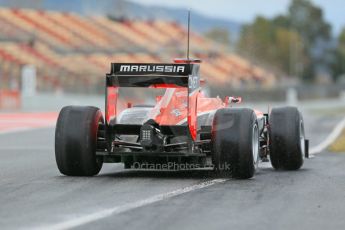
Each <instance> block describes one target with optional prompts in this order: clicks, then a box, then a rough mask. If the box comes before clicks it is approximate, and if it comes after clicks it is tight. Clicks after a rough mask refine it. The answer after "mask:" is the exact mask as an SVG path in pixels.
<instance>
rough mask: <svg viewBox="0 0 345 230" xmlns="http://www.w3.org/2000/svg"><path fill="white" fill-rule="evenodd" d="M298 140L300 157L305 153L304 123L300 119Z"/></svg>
mask: <svg viewBox="0 0 345 230" xmlns="http://www.w3.org/2000/svg"><path fill="white" fill-rule="evenodd" d="M299 130H300V132H299V140H300V147H301V154H302V157H304V155H305V136H304V125H303V122H302V121H300V127H299Z"/></svg>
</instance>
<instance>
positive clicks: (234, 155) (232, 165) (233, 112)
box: [212, 108, 259, 179]
mask: <svg viewBox="0 0 345 230" xmlns="http://www.w3.org/2000/svg"><path fill="white" fill-rule="evenodd" d="M212 143H213V144H212V146H213V156H212V160H213V164H214V167H215V169H216V170H217V171H220V172H225V173H227V174H231V175H232V176H233V177H235V178H239V179H248V178H251V177H253V176H254V173H255V170H256V168H257V165H258V159H259V129H258V123H257V119H256V115H255V113H254V111H253V110H251V109H229V108H224V109H219V110H218V111H217V112H216V114H215V116H214V119H213V126H212Z"/></svg>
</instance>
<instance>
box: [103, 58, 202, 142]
mask: <svg viewBox="0 0 345 230" xmlns="http://www.w3.org/2000/svg"><path fill="white" fill-rule="evenodd" d="M199 68H200V65H199V64H197V63H178V64H176V63H173V64H170V63H164V64H158V63H112V64H111V69H110V73H109V74H107V75H106V102H105V103H106V104H105V110H106V111H105V117H106V123H107V125H109V124H110V125H111V124H115V121H116V119H115V118H116V117H115V116H116V104H117V98H118V88H119V87H151V88H181V87H182V88H188V117H187V120H188V126H189V131H190V136H191V137H192V138H193V139H194V140H195V139H196V136H197V108H196V106H197V96H198V92H199V91H200V76H199Z"/></svg>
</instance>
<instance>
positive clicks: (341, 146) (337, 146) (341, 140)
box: [329, 129, 345, 152]
mask: <svg viewBox="0 0 345 230" xmlns="http://www.w3.org/2000/svg"><path fill="white" fill-rule="evenodd" d="M329 150H330V151H332V152H345V129H344V130H343V131H342V133H341V134H340V136H339V137H338V138H337V140H336V141H335V142H333V144H331V146H330V147H329Z"/></svg>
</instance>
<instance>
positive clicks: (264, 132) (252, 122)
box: [55, 59, 308, 179]
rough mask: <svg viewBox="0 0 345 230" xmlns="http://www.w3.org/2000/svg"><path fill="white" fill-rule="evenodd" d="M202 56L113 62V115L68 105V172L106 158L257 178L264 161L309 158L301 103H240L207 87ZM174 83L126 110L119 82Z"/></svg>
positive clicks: (92, 171) (62, 161)
mask: <svg viewBox="0 0 345 230" xmlns="http://www.w3.org/2000/svg"><path fill="white" fill-rule="evenodd" d="M200 63H201V62H200V61H199V60H190V59H178V60H175V62H174V63H173V64H147V63H145V64H143V63H141V64H133V63H112V64H111V71H110V73H109V74H107V75H106V95H105V119H104V118H103V115H102V112H101V111H100V109H98V108H96V107H89V106H67V107H64V108H63V109H62V110H61V112H60V115H59V118H58V121H57V125H56V134H55V156H56V162H57V166H58V168H59V170H60V172H61V173H62V174H65V175H68V176H93V175H96V174H98V173H99V171H100V169H101V167H102V164H103V163H117V162H122V163H124V166H125V168H137V169H138V168H139V169H142V168H144V169H166V170H186V169H193V168H205V167H209V168H213V169H215V170H216V171H218V172H222V173H224V174H225V175H231V176H232V177H235V178H242V179H246V178H251V177H253V175H254V173H255V170H256V169H257V167H258V163H259V161H261V160H268V159H269V160H270V161H271V163H272V166H273V167H274V168H275V169H284V170H297V169H299V168H300V167H301V166H302V164H303V159H304V157H308V140H306V139H305V134H304V123H303V118H302V115H301V113H300V112H299V111H298V110H297V108H295V107H282V108H274V109H272V110H271V111H270V113H269V114H268V113H267V114H264V113H262V112H260V111H257V110H253V109H249V108H234V106H232V105H233V104H236V103H240V102H241V98H237V97H226V98H225V99H224V100H222V99H220V98H219V97H217V98H208V97H206V96H204V95H203V94H202V93H201V87H200V86H201V83H200V77H199V68H200ZM121 87H133V90H135V88H134V87H148V88H166V91H165V93H164V95H163V96H159V97H157V102H156V104H155V105H153V106H150V105H141V106H128V108H125V109H124V110H122V111H119V109H118V106H117V104H118V98H119V88H121Z"/></svg>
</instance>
